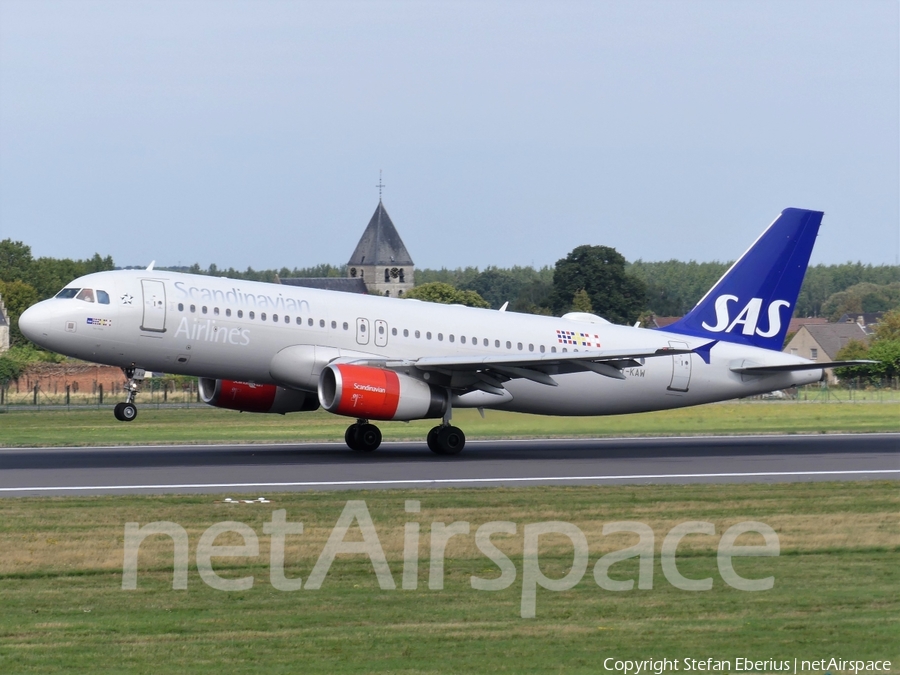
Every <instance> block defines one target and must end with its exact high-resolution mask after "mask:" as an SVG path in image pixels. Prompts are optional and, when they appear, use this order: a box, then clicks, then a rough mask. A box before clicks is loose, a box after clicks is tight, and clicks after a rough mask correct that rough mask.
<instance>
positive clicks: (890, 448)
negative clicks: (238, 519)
mask: <svg viewBox="0 0 900 675" xmlns="http://www.w3.org/2000/svg"><path fill="white" fill-rule="evenodd" d="M898 478H900V434H859V435H851V434H846V435H830V436H825V435H812V436H799V435H790V436H738V437H735V436H727V437H722V436H719V437H692V438H631V439H565V440H510V441H469V442H468V444H467V445H466V448H465V450H464V451H463V452H462V453H461V454H460V455H457V456H455V457H442V456H437V455H434V454H432V453H431V452H430V451H429V450H428V449H427V447H426V446H425V444H424V443H422V442H412V443H390V442H387V443H385V444H383V445H382V447H381V448H379V449H378V450H377V451H375V452H373V453H369V454H363V453H357V452H353V451H351V450H349V449H348V448H347V447H346V446H344V445H343V444H336V443H309V444H298V445H234V446H228V445H216V446H196V445H187V446H145V447H112V448H109V447H106V448H103V447H98V448H13V449H3V450H0V497H15V496H37V495H44V496H47V495H67V494H68V495H75V494H80V495H99V494H125V493H138V494H141V493H142V494H165V493H218V494H229V493H232V494H241V495H245V496H246V495H248V494H252V495H265V494H266V493H269V492H280V491H289V490H336V489H354V488H355V489H374V488H398V487H416V488H420V487H434V488H438V487H452V486H456V487H472V486H499V485H503V486H508V487H512V486H518V485H588V484H605V485H612V484H626V483H630V484H640V483H725V482H735V483H736V482H741V483H746V482H757V483H775V482H786V481H810V480H872V479H895V480H896V479H898Z"/></svg>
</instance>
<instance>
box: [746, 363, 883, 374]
mask: <svg viewBox="0 0 900 675" xmlns="http://www.w3.org/2000/svg"><path fill="white" fill-rule="evenodd" d="M868 363H878V361H866V360H858V361H829V362H828V363H784V364H781V365H777V366H741V367H737V368H732V369H731V372H733V373H741V374H743V375H765V374H766V373H789V372H791V371H795V370H819V369H820V368H844V367H845V366H864V365H866V364H868Z"/></svg>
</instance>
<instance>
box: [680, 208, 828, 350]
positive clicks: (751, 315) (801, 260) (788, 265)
mask: <svg viewBox="0 0 900 675" xmlns="http://www.w3.org/2000/svg"><path fill="white" fill-rule="evenodd" d="M822 215H823V214H822V212H821V211H807V210H805V209H785V210H784V211H782V212H781V215H780V216H778V218H776V219H775V222H773V223H772V224H771V225H769V227H768V228H767V229H766V231H765V232H763V233H762V235H760V237H759V239H757V240H756V241H755V242H754V243H753V245H752V246H751V247H750V248H749V249H747V252H746V253H744V255H742V256H741V257H740V259H739V260H738V261H737V262H736V263H734V265H732V266H731V269H729V270H728V271H727V272H726V273H725V274H724V275H723V276H722V278H721V279H719V281H718V282H716V285H715V286H713V287H712V289H711V290H710V291H709V292H708V293H707V294H706V295H704V296H703V298H702V299H701V300H700V302H698V303H697V305H696V306H695V307H694V309H692V310H691V311H690V312H688V314H687V315H686V316H685V317H684V318H682V319H680V320H679V321H677V322H675V323H673V324H671V325H670V326H666V328H665V330H666V331H667V332H672V333H680V334H682V335H693V336H696V337H704V338H711V339H714V340H724V341H726V342H739V343H741V344H746V345H752V346H754V347H763V348H765V349H773V350H777V351H781V348H782V345H783V344H784V336H785V334H786V333H787V329H788V324H789V323H790V318H791V314H793V311H794V305H796V303H797V296H798V295H799V294H800V285H801V284H802V283H803V276H804V275H805V274H806V266H807V265H808V264H809V256H810V253H812V248H813V244H814V243H815V241H816V235H817V233H818V231H819V225H821V223H822Z"/></svg>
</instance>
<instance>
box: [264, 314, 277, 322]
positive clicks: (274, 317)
mask: <svg viewBox="0 0 900 675" xmlns="http://www.w3.org/2000/svg"><path fill="white" fill-rule="evenodd" d="M265 318H266V315H265V314H263V320H265ZM272 321H274V322H275V323H278V315H277V314H273V315H272Z"/></svg>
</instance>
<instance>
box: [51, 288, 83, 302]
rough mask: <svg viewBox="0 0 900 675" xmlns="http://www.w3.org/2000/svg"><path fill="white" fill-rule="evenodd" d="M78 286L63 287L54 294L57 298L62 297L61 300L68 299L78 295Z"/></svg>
mask: <svg viewBox="0 0 900 675" xmlns="http://www.w3.org/2000/svg"><path fill="white" fill-rule="evenodd" d="M80 290H81V289H80V288H64V289H62V290H61V291H60V292H59V293H57V294H56V297H57V298H62V299H63V300H70V299H71V298H74V297H75V296H76V295H78V291H80Z"/></svg>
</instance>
